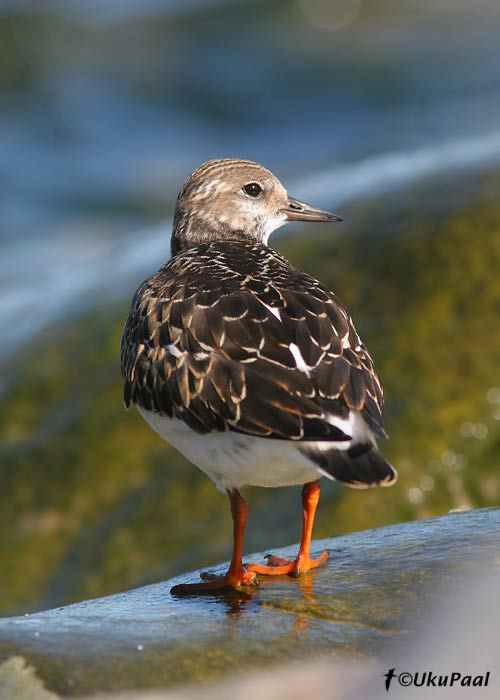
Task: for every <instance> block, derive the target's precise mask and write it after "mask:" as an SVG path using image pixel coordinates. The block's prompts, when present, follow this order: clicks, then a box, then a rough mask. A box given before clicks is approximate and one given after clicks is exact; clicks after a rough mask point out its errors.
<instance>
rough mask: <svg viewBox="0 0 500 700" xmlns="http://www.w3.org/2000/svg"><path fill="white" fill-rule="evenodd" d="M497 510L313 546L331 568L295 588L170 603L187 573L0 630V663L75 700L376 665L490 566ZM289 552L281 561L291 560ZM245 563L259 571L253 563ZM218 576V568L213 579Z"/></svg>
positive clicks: (2, 624) (277, 585)
mask: <svg viewBox="0 0 500 700" xmlns="http://www.w3.org/2000/svg"><path fill="white" fill-rule="evenodd" d="M499 544H500V510H496V509H483V510H476V511H470V512H465V513H453V514H449V515H446V516H443V517H440V518H433V519H430V520H424V521H416V522H411V523H406V524H402V525H395V526H391V527H386V528H381V529H377V530H369V531H364V532H359V533H353V534H350V535H346V536H342V537H333V538H329V539H325V540H321V541H317V542H315V543H314V547H313V551H316V552H319V551H320V550H322V549H324V548H326V549H328V550H329V551H330V558H329V559H328V561H327V563H326V564H325V565H324V566H323V567H322V568H320V569H317V570H315V571H313V572H310V573H309V574H306V575H305V576H302V577H300V578H298V579H294V578H290V577H277V578H265V577H261V579H260V586H259V587H255V588H251V589H248V590H242V591H238V592H231V593H219V594H217V595H215V594H212V595H208V596H203V597H190V598H185V597H183V598H179V597H174V596H172V595H171V594H170V589H171V587H172V586H173V585H175V584H178V583H187V582H191V581H194V580H197V578H198V576H199V573H198V572H192V573H189V574H185V575H183V576H179V577H176V578H175V579H171V580H170V581H166V582H161V583H157V584H153V585H149V586H146V587H143V588H138V589H135V590H132V591H127V592H125V593H120V594H117V595H113V596H109V597H106V598H100V599H96V600H89V601H85V602H82V603H78V604H74V605H70V606H66V607H63V608H58V609H55V610H48V611H46V612H41V613H35V614H32V615H29V616H23V617H13V618H4V619H2V620H0V658H1V659H7V658H9V657H12V656H22V657H23V658H24V659H26V660H27V661H28V662H29V664H30V665H31V666H33V668H34V669H35V671H36V673H37V676H38V677H39V678H40V679H42V680H43V682H44V684H45V686H46V688H48V689H49V690H53V691H56V692H58V693H61V694H82V693H94V692H98V691H111V690H121V689H126V688H159V687H172V686H177V685H181V684H185V683H193V682H194V683H198V682H207V681H209V680H211V679H214V678H218V677H223V676H225V675H228V674H231V673H234V672H235V671H238V670H242V669H252V668H259V667H263V666H266V665H268V664H270V663H273V662H274V663H276V662H287V661H294V660H300V661H307V660H308V659H310V660H318V659H320V658H322V657H325V656H327V655H332V654H333V656H334V657H335V658H336V660H337V661H339V660H340V661H341V660H342V659H345V658H349V659H351V660H352V659H353V658H354V659H356V658H359V659H366V658H372V657H376V656H380V655H381V654H383V653H385V652H386V651H387V649H389V648H390V646H391V645H394V643H396V644H398V643H399V640H403V639H408V638H409V637H410V636H411V633H412V631H413V630H414V629H415V625H416V621H417V620H418V618H419V617H421V616H422V615H423V614H425V613H426V611H428V610H429V609H430V608H431V607H432V606H439V605H440V604H441V602H443V603H444V602H445V601H446V596H447V591H448V589H449V586H450V585H451V584H454V583H456V581H457V579H459V578H460V577H461V575H462V574H467V573H468V574H469V575H470V573H471V572H473V571H474V570H475V569H478V568H480V567H482V565H489V564H491V562H492V560H494V559H495V557H496V556H498V551H499ZM295 551H296V547H295V546H294V547H289V548H285V549H281V550H279V551H278V552H277V553H278V554H280V555H281V556H290V555H291V556H293V554H294V552H295ZM247 560H248V561H250V560H262V555H254V556H252V557H248V558H247ZM223 569H224V565H221V566H220V567H216V568H215V569H214V571H216V572H218V571H219V570H220V571H222V570H223Z"/></svg>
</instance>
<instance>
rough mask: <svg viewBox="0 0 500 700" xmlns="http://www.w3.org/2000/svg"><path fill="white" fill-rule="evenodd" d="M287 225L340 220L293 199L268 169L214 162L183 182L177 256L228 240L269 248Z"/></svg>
mask: <svg viewBox="0 0 500 700" xmlns="http://www.w3.org/2000/svg"><path fill="white" fill-rule="evenodd" d="M288 221H341V218H340V217H339V216H337V215H336V214H330V213H329V212H326V211H322V210H321V209H316V208H314V207H311V206H309V205H308V204H305V203H304V202H299V201H298V200H297V199H293V198H292V197H289V196H288V194H287V191H286V190H285V188H284V187H283V185H282V184H281V182H280V181H279V180H278V178H277V177H275V176H274V175H273V174H272V173H271V172H270V171H269V170H266V168H263V167H262V166H261V165H258V164H257V163H252V162H251V161H248V160H239V159H237V158H224V159H221V160H210V161H208V162H207V163H204V164H203V165H201V166H200V167H199V168H198V169H197V170H195V171H194V173H193V174H192V175H190V176H189V178H188V179H187V180H186V182H185V183H184V186H183V187H182V189H181V191H180V193H179V196H178V198H177V205H176V208H175V216H174V230H173V234H172V254H173V255H176V254H177V253H179V252H180V251H182V250H185V249H187V248H192V247H193V246H195V245H199V244H200V243H206V242H209V241H214V240H225V239H244V240H249V239H250V240H256V241H258V242H259V243H263V244H264V245H265V244H267V240H268V238H269V236H270V234H271V233H272V232H273V231H275V230H276V229H277V228H279V227H280V226H283V225H284V224H286V223H287V222H288Z"/></svg>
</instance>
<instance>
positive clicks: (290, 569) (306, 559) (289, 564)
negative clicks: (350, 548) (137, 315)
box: [247, 551, 328, 576]
mask: <svg viewBox="0 0 500 700" xmlns="http://www.w3.org/2000/svg"><path fill="white" fill-rule="evenodd" d="M266 559H267V562H268V563H267V564H248V566H247V570H248V571H250V572H255V573H256V574H263V575H265V576H283V575H284V574H288V575H290V576H299V575H300V574H305V573H306V572H307V571H310V570H311V569H315V568H316V567H317V566H321V564H323V562H324V561H326V560H327V559H328V552H326V551H325V552H323V553H322V554H320V555H319V557H317V558H316V559H311V557H310V556H308V555H305V554H299V556H298V557H297V559H295V561H290V560H289V559H283V558H282V557H275V556H274V555H273V554H270V555H269V556H267V557H266Z"/></svg>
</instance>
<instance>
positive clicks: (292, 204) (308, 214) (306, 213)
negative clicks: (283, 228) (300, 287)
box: [281, 197, 343, 221]
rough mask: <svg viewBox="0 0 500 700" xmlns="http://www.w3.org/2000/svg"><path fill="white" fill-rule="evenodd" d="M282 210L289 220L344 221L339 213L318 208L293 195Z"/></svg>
mask: <svg viewBox="0 0 500 700" xmlns="http://www.w3.org/2000/svg"><path fill="white" fill-rule="evenodd" d="M281 211H282V213H283V214H285V215H286V218H287V221H343V219H342V217H341V216H337V214H331V213H330V212H329V211H322V210H321V209H316V208H315V207H311V206H309V204H305V203H304V202H299V200H298V199H293V197H289V198H288V204H287V206H286V207H284V208H283V209H281Z"/></svg>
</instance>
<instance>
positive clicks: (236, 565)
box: [171, 489, 256, 594]
mask: <svg viewBox="0 0 500 700" xmlns="http://www.w3.org/2000/svg"><path fill="white" fill-rule="evenodd" d="M227 495H228V496H229V502H230V504H231V515H232V517H233V556H232V558H231V563H230V564H229V569H228V570H227V572H226V573H225V574H224V576H212V575H210V574H204V575H203V574H202V576H203V578H204V579H205V580H204V581H202V582H200V583H184V584H179V585H178V586H174V588H172V591H171V592H172V593H181V594H182V593H188V594H189V593H209V592H210V591H214V590H220V589H224V588H237V587H238V586H245V585H250V584H253V583H256V575H255V573H254V572H253V571H247V570H246V569H245V568H244V567H243V562H242V557H243V537H244V535H245V526H246V524H247V519H248V506H247V502H246V501H245V499H244V498H243V496H242V495H241V493H240V492H239V491H238V489H232V490H231V491H230V490H229V489H228V491H227Z"/></svg>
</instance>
